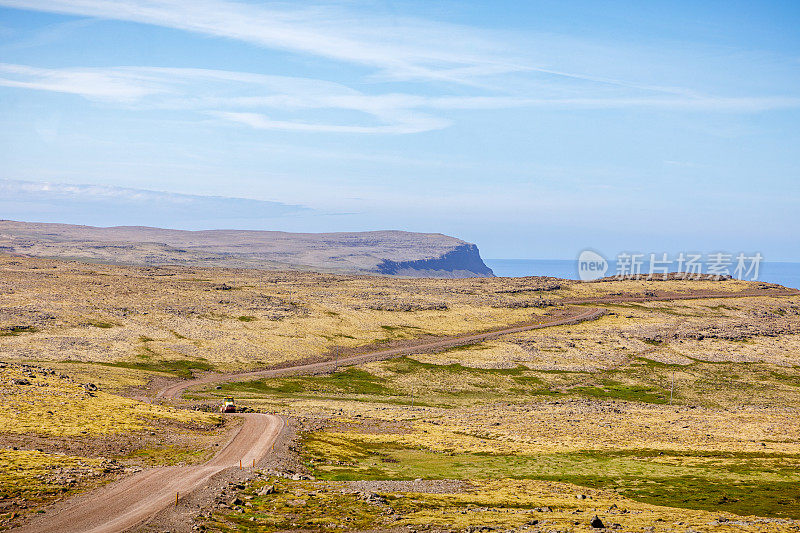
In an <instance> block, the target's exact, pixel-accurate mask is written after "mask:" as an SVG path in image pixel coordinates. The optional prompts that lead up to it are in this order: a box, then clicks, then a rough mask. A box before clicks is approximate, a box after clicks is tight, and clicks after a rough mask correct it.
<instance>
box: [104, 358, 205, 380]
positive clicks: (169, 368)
mask: <svg viewBox="0 0 800 533" xmlns="http://www.w3.org/2000/svg"><path fill="white" fill-rule="evenodd" d="M97 364H99V365H103V366H111V367H118V368H129V369H131V370H146V371H148V372H163V373H165V374H172V375H174V376H178V377H181V378H190V377H192V371H193V370H213V369H214V366H213V365H211V364H210V363H208V362H206V361H202V360H197V359H160V360H149V359H148V360H143V361H117V362H114V363H97Z"/></svg>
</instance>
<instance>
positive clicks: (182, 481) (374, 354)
mask: <svg viewBox="0 0 800 533" xmlns="http://www.w3.org/2000/svg"><path fill="white" fill-rule="evenodd" d="M791 294H797V291H784V292H781V291H771V292H770V293H765V292H764V291H748V292H746V293H707V294H694V295H666V294H661V295H656V296H643V297H639V296H635V297H626V296H622V297H606V298H593V299H587V300H572V301H569V302H563V303H569V304H573V305H576V304H598V305H599V304H611V303H620V302H631V301H652V300H679V299H694V298H725V297H739V298H740V297H744V296H788V295H791ZM605 313H606V311H605V310H604V309H599V308H588V309H587V308H575V309H574V310H572V312H571V313H570V314H567V315H566V316H561V317H554V318H553V319H552V320H549V321H546V322H536V323H528V324H518V325H515V326H510V327H504V328H498V329H496V330H491V331H484V332H479V333H472V334H467V335H458V336H452V337H446V338H440V339H422V340H420V341H418V342H411V343H410V344H407V345H403V346H400V347H394V348H386V349H377V350H373V351H369V352H366V353H361V354H357V355H350V356H347V357H342V358H341V359H339V360H337V361H322V362H315V363H309V364H299V365H295V366H292V367H287V368H279V369H270V370H258V371H252V372H242V373H232V374H209V375H206V376H202V377H200V378H196V379H192V380H187V381H182V382H179V383H175V384H172V385H170V386H168V387H166V388H164V389H162V390H161V391H159V392H158V394H157V396H158V397H160V398H164V399H169V398H177V397H179V396H180V395H181V394H182V393H183V392H184V391H185V390H186V389H187V388H189V387H193V386H197V385H208V384H211V383H218V382H228V381H237V380H247V379H255V378H264V377H279V376H285V375H289V374H297V373H323V372H330V371H331V370H332V369H333V368H334V367H335V366H337V365H354V364H359V363H364V362H367V361H375V360H379V359H387V358H390V357H394V356H397V355H403V354H408V353H414V352H420V351H436V350H441V349H446V348H451V347H454V346H460V345H464V344H471V343H475V342H482V341H485V340H487V339H492V338H495V337H499V336H501V335H507V334H510V333H518V332H522V331H528V330H533V329H540V328H546V327H552V326H559V325H567V324H577V323H579V322H583V321H586V320H594V319H597V318H599V317H600V316H602V315H603V314H605ZM243 416H244V418H245V421H244V424H243V425H242V427H241V428H240V429H239V431H238V432H237V434H236V435H235V436H234V438H233V439H232V440H231V441H230V442H229V443H228V444H227V445H226V446H225V448H223V449H222V451H220V452H219V453H218V454H217V455H216V456H215V457H214V458H213V459H211V460H210V461H208V462H207V463H205V464H204V465H200V466H188V467H161V468H152V469H148V470H145V471H143V472H140V473H139V474H136V475H133V476H130V477H126V478H123V479H121V480H119V481H117V482H115V483H112V484H110V485H107V486H105V487H102V488H100V489H97V490H95V491H92V492H89V493H87V494H84V495H81V496H79V497H77V498H75V499H72V500H70V501H68V502H66V503H65V504H63V505H61V506H60V507H57V508H53V509H50V510H49V511H47V512H46V513H45V514H44V515H42V516H41V517H38V518H36V519H35V520H34V521H33V522H31V523H30V524H29V525H27V526H26V527H24V528H21V529H19V530H18V531H20V532H30V533H33V532H36V533H39V532H52V531H58V532H59V533H70V532H78V531H80V532H91V533H111V532H118V531H124V530H126V529H129V528H132V527H134V526H136V525H138V524H141V523H142V522H144V521H145V520H147V519H148V518H150V517H152V516H153V515H154V514H156V513H157V512H159V511H160V510H162V509H164V508H165V507H167V506H168V505H170V504H171V503H172V502H174V501H175V497H176V493H177V494H179V495H180V494H184V495H185V494H188V493H190V492H192V491H193V490H195V489H197V488H199V487H201V486H203V485H204V484H205V483H206V482H208V480H209V478H211V476H213V475H214V474H216V473H218V472H220V471H222V470H224V469H226V468H230V467H236V466H239V464H240V463H239V461H240V460H241V461H242V464H243V465H250V464H252V463H253V461H254V460H255V461H256V462H257V461H258V460H260V459H261V458H262V457H263V456H264V455H266V453H267V451H268V450H269V448H270V446H271V445H272V443H273V442H274V441H275V439H276V438H277V437H278V435H279V434H280V432H281V430H282V428H283V425H284V421H283V419H281V418H280V417H277V416H274V415H265V414H246V415H243Z"/></svg>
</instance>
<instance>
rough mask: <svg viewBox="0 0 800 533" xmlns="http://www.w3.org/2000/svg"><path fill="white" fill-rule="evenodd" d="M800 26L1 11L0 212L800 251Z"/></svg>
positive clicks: (205, 6)
mask: <svg viewBox="0 0 800 533" xmlns="http://www.w3.org/2000/svg"><path fill="white" fill-rule="evenodd" d="M798 27H800V4H798V3H797V2H766V1H764V2H735V1H726V2H716V1H704V2H680V1H672V2H633V1H631V2H599V1H594V2H580V1H575V2H563V1H530V2H510V1H492V2H488V1H486V2H468V1H460V2H451V1H439V2H390V1H383V2H381V1H376V2H360V1H357V0H351V1H338V2H337V1H330V2H323V3H311V2H275V3H272V2H229V1H223V0H199V1H195V2H186V1H182V0H181V1H179V0H136V1H134V0H115V1H99V0H0V122H2V129H0V180H3V181H0V193H2V194H0V218H13V219H23V220H37V221H52V222H70V223H87V224H97V225H112V224H147V223H151V224H152V225H161V226H170V227H181V228H188V229H199V228H209V227H229V228H230V227H233V228H248V229H277V230H286V231H356V230H372V229H407V230H411V231H426V232H441V233H447V234H451V235H455V236H458V237H461V238H464V239H466V240H469V241H472V242H475V243H477V244H478V245H479V247H480V248H481V251H482V254H483V255H484V257H518V258H571V257H574V256H575V255H576V254H577V253H578V252H579V251H580V250H581V249H583V248H585V247H592V248H595V249H598V250H601V251H605V252H607V253H608V254H609V255H613V253H615V252H616V251H617V250H639V251H643V252H661V251H668V252H673V251H674V252H677V251H682V250H697V251H703V252H711V251H715V250H729V251H732V252H738V251H740V250H741V251H748V252H753V251H760V252H762V253H763V254H764V255H765V256H766V257H767V259H768V260H770V259H771V260H800V246H798V244H800V239H798V237H797V236H798V234H800V217H798V215H797V213H798V211H800V209H799V208H800V185H798V178H800V157H799V156H798V153H799V152H800V150H798V146H800V126H798V125H799V124H800V32H798V31H797V28H798ZM148 191H158V192H157V193H154V192H148ZM200 196H212V197H214V198H212V199H205V200H204V199H202V198H198V197H200ZM226 198H231V199H230V200H226ZM172 206H178V207H175V208H174V209H173V207H172ZM187 206H193V207H191V208H190V207H187Z"/></svg>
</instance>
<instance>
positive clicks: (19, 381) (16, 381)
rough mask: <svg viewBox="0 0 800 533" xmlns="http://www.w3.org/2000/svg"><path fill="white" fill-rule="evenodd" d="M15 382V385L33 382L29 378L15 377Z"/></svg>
mask: <svg viewBox="0 0 800 533" xmlns="http://www.w3.org/2000/svg"><path fill="white" fill-rule="evenodd" d="M13 383H14V385H30V384H31V382H30V381H28V380H27V379H15V380H14V381H13Z"/></svg>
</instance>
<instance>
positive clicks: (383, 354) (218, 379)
mask: <svg viewBox="0 0 800 533" xmlns="http://www.w3.org/2000/svg"><path fill="white" fill-rule="evenodd" d="M578 311H579V312H576V313H575V314H574V315H570V316H566V317H561V318H557V319H554V320H550V321H547V322H536V323H531V324H521V325H517V326H512V327H507V328H501V329H495V330H491V331H485V332H481V333H471V334H468V335H457V336H453V337H444V338H441V339H436V340H424V341H421V342H416V343H412V344H409V345H406V346H401V347H398V348H388V349H384V350H381V349H378V350H374V351H369V352H367V353H363V354H359V355H352V356H347V357H342V358H340V359H337V360H335V361H321V362H317V363H308V364H302V365H295V366H290V367H286V368H274V369H270V370H254V371H252V372H234V373H231V374H208V375H205V376H202V377H199V378H195V379H190V380H186V381H181V382H179V383H175V384H174V385H170V386H169V387H166V388H165V389H162V390H161V391H159V392H158V394H157V395H156V396H157V397H158V398H165V399H172V398H178V397H179V396H180V395H181V394H182V393H183V391H185V390H186V389H188V388H189V387H195V386H198V385H209V384H211V383H227V382H231V381H243V380H249V379H257V378H277V377H282V376H288V375H295V374H320V373H327V372H330V371H332V370H333V369H334V368H336V367H337V366H347V365H358V364H361V363H366V362H369V361H379V360H381V359H389V358H390V357H395V356H399V355H408V354H411V353H419V352H425V351H437V350H444V349H447V348H453V347H455V346H463V345H465V344H472V343H476V342H483V341H485V340H488V339H493V338H496V337H500V336H502V335H508V334H509V333H519V332H521V331H529V330H532V329H541V328H549V327H552V326H565V325H568V324H578V323H579V322H584V321H586V320H595V319H597V318H600V317H601V316H602V315H604V314H605V313H606V311H605V310H604V309H579V310H578Z"/></svg>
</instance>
